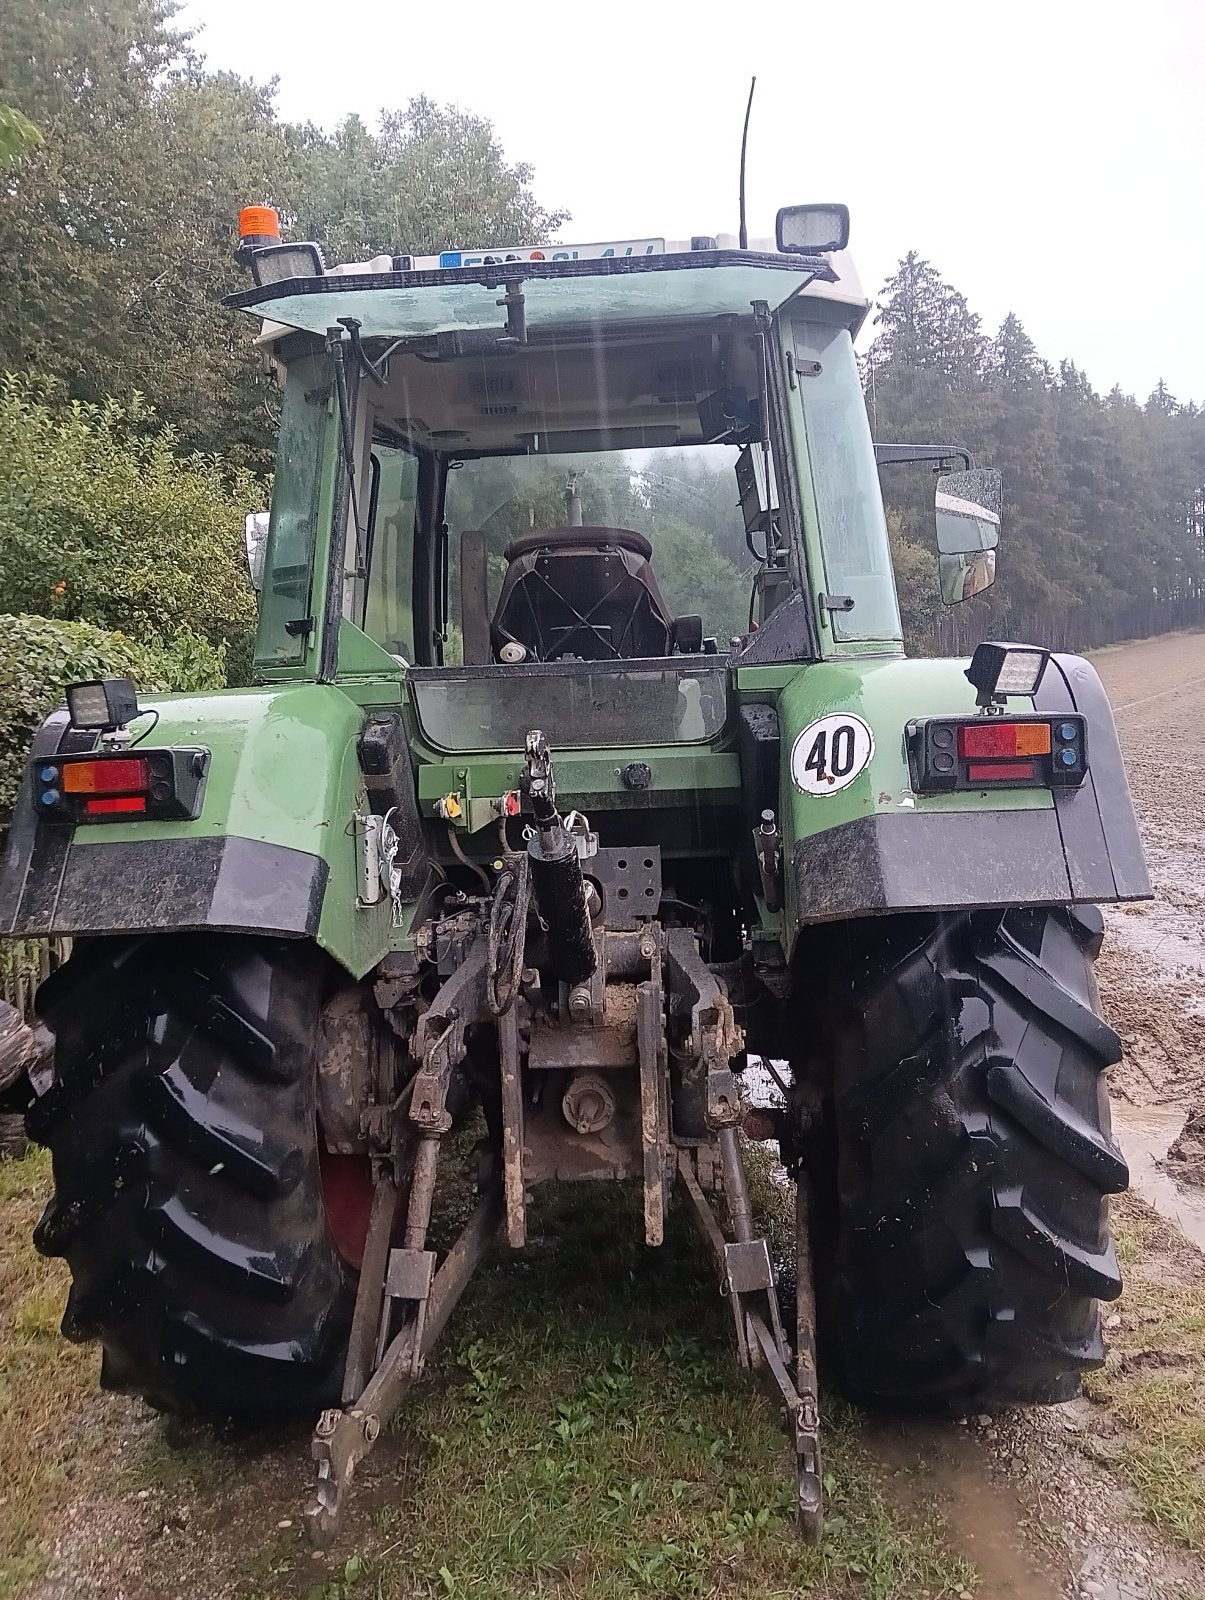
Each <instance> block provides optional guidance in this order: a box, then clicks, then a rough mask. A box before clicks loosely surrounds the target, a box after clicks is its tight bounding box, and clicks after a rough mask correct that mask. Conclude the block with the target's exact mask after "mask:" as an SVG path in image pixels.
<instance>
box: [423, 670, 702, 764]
mask: <svg viewBox="0 0 1205 1600" xmlns="http://www.w3.org/2000/svg"><path fill="white" fill-rule="evenodd" d="M712 662H713V663H714V664H709V665H707V666H704V665H702V664H701V663H700V664H699V665H693V664H692V665H690V666H687V665H685V664H684V663H683V664H680V663H679V662H678V661H677V660H675V661H674V663H673V665H672V666H670V665H661V664H659V663H656V662H637V661H631V662H624V663H623V664H622V666H618V665H613V664H610V663H601V662H590V661H575V662H573V663H569V662H566V663H563V664H561V663H551V664H540V665H536V666H513V667H507V666H497V667H461V668H454V669H451V670H448V669H446V668H440V667H415V668H412V669H411V671H410V674H409V682H410V690H411V693H412V695H413V696H414V703H415V706H416V708H417V711H418V720H419V725H420V727H421V728H422V731H423V734H424V735H425V736H426V738H427V739H428V740H429V741H430V742H431V744H433V745H434V746H435V747H436V748H437V749H439V750H447V751H454V752H460V751H466V752H467V751H472V750H522V748H523V741H524V739H525V738H526V736H527V732H528V729H530V728H541V729H542V730H543V732H544V733H545V734H546V735H547V737H548V742H549V744H550V745H552V746H553V747H554V748H559V749H583V748H587V747H588V748H597V747H598V746H600V745H603V746H612V747H616V748H624V749H627V748H630V747H631V746H633V745H634V744H636V745H655V744H703V743H706V742H707V741H709V740H711V739H714V738H715V737H716V736H717V734H719V732H720V731H721V729H722V728H723V726H724V717H725V706H726V697H725V677H726V666H725V665H724V664H723V663H722V662H720V661H718V660H716V658H714V657H713V658H712Z"/></svg>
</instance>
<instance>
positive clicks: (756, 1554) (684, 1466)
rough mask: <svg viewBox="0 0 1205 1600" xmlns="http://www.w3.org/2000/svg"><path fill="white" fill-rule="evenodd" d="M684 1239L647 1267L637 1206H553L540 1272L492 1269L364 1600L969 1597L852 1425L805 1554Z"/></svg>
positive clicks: (441, 1374)
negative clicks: (892, 1494)
mask: <svg viewBox="0 0 1205 1600" xmlns="http://www.w3.org/2000/svg"><path fill="white" fill-rule="evenodd" d="M672 1222H673V1224H674V1225H673V1226H672V1227H671V1230H670V1238H669V1240H668V1242H667V1246H666V1248H665V1250H663V1251H650V1250H647V1249H646V1248H645V1247H644V1245H643V1243H642V1242H640V1213H639V1207H638V1204H637V1198H636V1196H635V1195H633V1194H631V1193H630V1192H627V1191H619V1190H615V1189H608V1190H594V1191H593V1192H591V1191H588V1190H580V1189H579V1190H576V1191H563V1192H562V1193H560V1194H558V1195H553V1196H549V1197H548V1198H547V1199H545V1200H544V1201H543V1202H542V1203H541V1204H539V1205H538V1207H537V1211H536V1217H535V1223H536V1228H537V1229H538V1230H540V1232H541V1233H542V1239H541V1241H540V1242H539V1244H538V1245H537V1248H536V1251H535V1254H534V1259H531V1260H525V1259H523V1258H517V1259H516V1258H508V1257H506V1256H499V1258H498V1259H497V1260H496V1261H495V1262H494V1264H493V1265H492V1267H491V1268H490V1269H489V1270H487V1272H486V1273H485V1274H484V1276H483V1277H482V1278H481V1280H479V1283H478V1286H477V1289H476V1292H475V1293H474V1295H473V1297H472V1299H471V1301H470V1302H469V1303H468V1305H467V1306H466V1307H465V1308H464V1312H463V1314H462V1315H461V1317H460V1318H459V1319H458V1322H457V1323H456V1324H455V1328H456V1332H455V1335H454V1342H453V1343H452V1344H451V1345H450V1346H449V1347H447V1348H446V1349H445V1352H444V1355H443V1358H442V1359H441V1360H440V1361H439V1362H438V1363H437V1364H436V1366H435V1368H434V1370H433V1372H432V1374H431V1379H430V1381H429V1382H428V1383H426V1384H425V1385H424V1386H423V1387H422V1388H420V1390H419V1391H418V1394H417V1395H416V1397H415V1400H414V1402H413V1403H412V1404H411V1405H410V1406H409V1407H408V1408H407V1409H406V1411H405V1413H404V1415H403V1418H402V1421H401V1439H402V1442H403V1448H404V1451H405V1456H406V1460H407V1465H408V1468H409V1469H410V1470H408V1471H406V1473H405V1475H404V1480H403V1481H404V1492H403V1495H402V1497H401V1498H400V1499H399V1501H398V1502H397V1503H396V1505H395V1506H394V1507H392V1508H390V1509H391V1511H393V1512H394V1513H395V1516H396V1520H390V1522H389V1531H390V1532H394V1538H393V1540H391V1541H387V1545H388V1543H394V1544H396V1545H399V1546H400V1548H397V1549H395V1550H394V1551H393V1552H392V1553H390V1554H389V1555H378V1556H377V1557H375V1558H374V1557H372V1556H366V1558H365V1561H364V1563H363V1565H362V1566H361V1567H360V1568H358V1569H357V1571H356V1573H355V1575H354V1580H353V1583H352V1586H351V1588H350V1589H349V1590H348V1592H349V1593H356V1594H359V1593H361V1592H363V1593H365V1594H368V1595H371V1596H373V1597H374V1600H375V1597H376V1596H380V1597H381V1600H393V1597H402V1596H411V1595H429V1594H430V1595H445V1596H461V1595H472V1596H474V1597H482V1600H494V1597H496V1600H509V1597H518V1596H530V1595H541V1596H555V1597H565V1600H569V1597H577V1596H586V1595H589V1596H591V1597H596V1600H621V1597H628V1596H653V1595H673V1596H679V1595H681V1596H686V1595H715V1596H720V1595H723V1596H733V1597H736V1596H746V1595H748V1596H752V1595H754V1594H756V1595H758V1596H759V1597H766V1600H768V1597H770V1596H775V1595H781V1596H788V1595H791V1596H794V1595H799V1594H804V1593H816V1594H818V1595H865V1596H873V1597H875V1600H887V1597H889V1596H893V1595H914V1594H915V1595H920V1594H922V1593H924V1592H928V1593H929V1594H930V1595H933V1596H937V1595H943V1594H957V1593H959V1591H960V1590H962V1589H964V1588H965V1587H967V1586H968V1585H969V1584H971V1583H972V1582H973V1573H972V1571H971V1569H970V1567H969V1565H968V1564H967V1563H966V1562H965V1561H963V1560H962V1559H961V1558H960V1557H958V1556H957V1555H955V1554H953V1553H952V1552H951V1551H950V1550H949V1548H948V1547H947V1545H946V1543H945V1541H944V1538H943V1536H942V1533H941V1530H940V1528H939V1527H938V1526H937V1525H936V1524H935V1523H933V1522H915V1523H909V1522H906V1521H903V1520H901V1519H899V1518H897V1517H896V1515H895V1514H893V1512H892V1510H891V1509H890V1508H889V1506H888V1504H887V1502H886V1501H885V1500H884V1498H883V1495H882V1493H881V1491H880V1489H879V1488H878V1486H877V1482H876V1480H875V1478H874V1476H873V1474H872V1472H871V1470H870V1466H869V1463H868V1462H867V1461H866V1460H865V1459H864V1458H863V1457H862V1455H861V1453H860V1451H859V1448H858V1446H857V1443H856V1441H855V1438H854V1433H855V1428H854V1420H853V1418H852V1416H851V1415H850V1414H849V1413H847V1412H844V1411H842V1410H840V1409H839V1408H837V1409H834V1411H833V1414H832V1415H831V1416H830V1418H829V1421H828V1429H827V1433H826V1443H827V1447H828V1457H827V1463H826V1465H827V1474H828V1488H829V1494H830V1498H831V1501H832V1505H833V1507H834V1510H833V1513H832V1515H831V1516H830V1519H829V1528H828V1535H827V1538H826V1541H825V1544H824V1545H823V1547H822V1548H821V1549H820V1550H818V1551H817V1550H809V1549H807V1548H806V1547H804V1546H802V1545H801V1544H800V1543H799V1542H798V1540H797V1539H796V1537H795V1533H794V1522H793V1490H794V1482H793V1458H792V1457H791V1456H790V1454H789V1451H788V1450H787V1447H786V1445H785V1442H784V1439H783V1436H782V1434H781V1433H780V1432H779V1431H778V1429H777V1428H776V1426H775V1424H774V1417H773V1413H772V1411H771V1408H770V1406H769V1404H768V1402H767V1401H766V1400H765V1399H764V1398H763V1397H762V1396H761V1394H760V1393H759V1392H758V1391H756V1390H755V1389H754V1388H753V1386H752V1385H751V1384H750V1383H748V1382H746V1381H744V1380H743V1379H742V1378H741V1377H740V1376H739V1375H737V1374H736V1373H735V1372H734V1370H733V1362H732V1358H731V1356H730V1353H729V1347H728V1342H729V1337H730V1335H729V1329H728V1325H727V1312H726V1309H725V1307H724V1306H723V1304H722V1303H721V1302H720V1300H719V1298H718V1296H717V1294H716V1291H715V1288H714V1285H713V1283H712V1281H711V1279H710V1277H709V1275H708V1273H707V1270H706V1265H705V1263H704V1262H703V1261H702V1259H701V1257H700V1254H699V1252H698V1251H697V1250H696V1249H695V1247H694V1242H693V1239H692V1237H691V1236H690V1235H689V1234H688V1233H687V1232H686V1231H685V1229H686V1219H685V1217H683V1216H682V1215H681V1213H680V1212H679V1213H675V1215H674V1217H673V1218H672ZM395 1530H396V1531H395ZM402 1530H405V1532H404V1533H403V1531H402ZM338 1582H339V1583H340V1584H341V1586H342V1587H343V1588H347V1587H348V1584H347V1580H346V1578H343V1579H340V1580H338ZM340 1600H341V1596H340Z"/></svg>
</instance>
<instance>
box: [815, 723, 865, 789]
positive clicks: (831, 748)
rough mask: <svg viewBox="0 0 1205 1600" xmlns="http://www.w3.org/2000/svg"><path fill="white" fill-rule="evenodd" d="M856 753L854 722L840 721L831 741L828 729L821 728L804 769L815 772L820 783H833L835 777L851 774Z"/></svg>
mask: <svg viewBox="0 0 1205 1600" xmlns="http://www.w3.org/2000/svg"><path fill="white" fill-rule="evenodd" d="M856 754H857V732H856V730H855V729H854V726H853V724H852V723H849V722H840V723H838V724H837V726H836V727H835V728H834V729H833V737H832V740H831V742H830V740H829V736H828V729H827V728H821V729H820V732H819V733H818V734H817V735H816V737H815V738H814V739H813V740H812V748H811V749H810V750H809V751H808V758H807V760H806V761H805V762H804V764H803V770H804V771H805V772H814V773H815V774H816V780H817V782H818V783H831V782H832V781H833V779H834V778H847V777H848V776H849V774H850V773H851V772H852V771H853V769H854V758H855V756H856Z"/></svg>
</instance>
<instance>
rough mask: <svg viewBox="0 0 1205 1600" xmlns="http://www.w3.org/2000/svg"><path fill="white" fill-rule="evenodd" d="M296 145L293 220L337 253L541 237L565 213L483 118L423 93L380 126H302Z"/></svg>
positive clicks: (416, 250) (412, 250) (362, 254)
mask: <svg viewBox="0 0 1205 1600" xmlns="http://www.w3.org/2000/svg"><path fill="white" fill-rule="evenodd" d="M301 146H302V148H301V153H300V157H299V165H298V194H299V200H298V211H297V215H296V219H295V226H296V229H297V232H298V233H299V235H300V236H301V237H303V238H310V239H317V240H319V241H320V242H321V243H323V244H324V245H325V246H326V247H327V249H328V251H329V252H330V253H331V254H332V255H333V256H334V257H335V258H336V259H340V260H351V261H355V260H363V259H365V258H367V257H371V256H374V255H378V254H381V253H382V252H383V253H385V254H403V255H430V254H434V253H435V252H437V251H439V250H443V249H446V248H447V247H448V246H449V245H454V244H461V245H468V246H472V245H490V244H496V245H518V244H539V243H541V242H543V241H545V240H547V239H548V238H550V237H551V236H552V234H554V233H555V232H556V230H557V229H558V228H559V227H560V225H561V224H562V223H563V222H564V221H565V220H566V218H567V217H568V215H569V213H568V212H567V211H563V210H551V211H549V210H545V208H544V207H543V206H541V205H540V204H539V203H538V202H537V200H536V198H535V196H534V194H533V193H532V190H531V179H532V169H531V167H530V166H528V165H527V164H526V163H524V162H517V163H511V162H508V161H507V159H506V156H505V155H504V153H503V150H502V146H501V145H500V144H499V142H498V139H497V137H496V136H495V134H494V130H493V128H492V126H491V125H490V123H489V122H488V121H486V120H485V119H484V118H483V117H477V116H474V115H472V113H470V112H467V111H461V110H460V109H459V108H458V107H456V106H438V105H436V104H435V103H434V101H432V100H428V99H427V98H426V97H425V96H420V97H418V98H417V99H413V100H411V101H410V103H409V104H408V105H407V106H406V107H405V108H404V109H403V110H400V111H386V112H384V113H383V114H382V116H381V121H380V128H379V132H378V133H376V134H373V133H372V132H370V131H369V129H368V128H367V127H366V126H365V125H364V123H363V122H362V121H361V119H360V118H359V117H358V116H354V115H353V116H350V117H347V118H346V119H345V120H344V121H343V122H342V123H341V124H340V126H339V127H338V128H337V129H336V131H335V133H334V134H333V135H332V136H331V137H329V138H328V137H326V136H325V135H323V134H320V133H318V132H317V131H316V130H314V129H313V128H308V129H306V130H304V131H303V133H302V135H301Z"/></svg>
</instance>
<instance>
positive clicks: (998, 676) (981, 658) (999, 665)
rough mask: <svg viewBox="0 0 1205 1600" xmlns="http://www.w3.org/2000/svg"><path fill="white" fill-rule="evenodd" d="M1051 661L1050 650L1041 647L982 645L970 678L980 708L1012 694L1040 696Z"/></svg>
mask: <svg viewBox="0 0 1205 1600" xmlns="http://www.w3.org/2000/svg"><path fill="white" fill-rule="evenodd" d="M1049 660H1050V651H1049V650H1043V649H1042V648H1041V647H1040V646H1039V645H1020V644H991V643H985V644H979V645H976V646H975V654H974V655H973V656H972V657H971V664H970V666H969V667H968V668H967V669H966V676H967V678H968V680H969V681H970V683H971V684H972V685H973V686H974V688H975V689H976V690H977V691H978V695H977V699H978V703H979V705H981V706H987V705H990V704H991V703H992V701H993V700H1003V699H1004V698H1005V697H1006V696H1008V695H1010V694H1026V695H1031V694H1036V693H1037V689H1038V685H1039V684H1040V683H1041V681H1042V674H1043V673H1044V672H1045V671H1046V663H1047V662H1048V661H1049Z"/></svg>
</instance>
